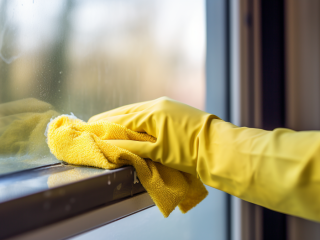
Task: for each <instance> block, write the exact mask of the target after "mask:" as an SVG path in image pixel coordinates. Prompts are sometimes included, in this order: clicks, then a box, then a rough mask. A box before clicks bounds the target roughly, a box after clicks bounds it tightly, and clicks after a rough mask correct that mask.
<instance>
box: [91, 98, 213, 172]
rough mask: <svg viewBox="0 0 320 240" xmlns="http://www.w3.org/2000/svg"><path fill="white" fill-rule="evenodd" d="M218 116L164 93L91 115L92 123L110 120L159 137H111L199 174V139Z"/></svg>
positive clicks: (119, 143) (120, 144)
mask: <svg viewBox="0 0 320 240" xmlns="http://www.w3.org/2000/svg"><path fill="white" fill-rule="evenodd" d="M214 118H217V117H216V116H214V115H211V114H209V113H206V112H203V111H200V110H198V109H196V108H193V107H190V106H188V105H186V104H183V103H180V102H177V101H174V100H172V99H170V98H167V97H162V98H159V99H156V100H154V101H149V102H142V103H137V104H132V105H128V106H124V107H120V108H117V109H114V110H111V111H108V112H105V113H102V114H99V115H96V116H94V117H92V118H90V119H89V123H90V122H93V121H98V120H109V121H111V122H115V123H118V124H120V125H123V126H125V127H127V128H129V129H131V130H133V131H137V132H145V133H148V134H149V135H152V136H154V137H155V138H157V141H156V142H155V143H151V142H140V141H132V140H108V142H110V143H112V144H114V145H116V146H118V147H121V148H124V149H127V150H129V151H130V152H132V153H135V154H137V155H138V156H140V157H142V158H149V159H151V160H153V161H155V162H160V163H162V164H163V165H165V166H168V167H171V168H174V169H177V170H180V171H183V172H187V173H191V174H193V175H195V176H196V175H197V161H198V158H199V143H200V142H201V144H204V143H203V142H202V141H203V140H204V138H205V135H206V134H207V132H206V130H207V128H208V123H210V122H211V120H212V119H214Z"/></svg>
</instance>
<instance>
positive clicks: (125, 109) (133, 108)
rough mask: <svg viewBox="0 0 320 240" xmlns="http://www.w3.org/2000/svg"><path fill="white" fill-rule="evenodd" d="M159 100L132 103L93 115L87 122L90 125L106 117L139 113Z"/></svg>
mask: <svg viewBox="0 0 320 240" xmlns="http://www.w3.org/2000/svg"><path fill="white" fill-rule="evenodd" d="M159 100H161V99H160V98H159V99H156V100H153V101H145V102H140V103H134V104H130V105H126V106H122V107H119V108H116V109H113V110H110V111H107V112H104V113H100V114H98V115H95V116H93V117H91V118H90V119H89V121H88V122H89V123H90V122H95V121H99V120H104V119H105V118H108V117H113V116H118V115H124V114H128V113H134V112H140V111H143V110H145V109H147V108H149V107H152V106H154V105H155V104H156V103H157V102H158V101H159Z"/></svg>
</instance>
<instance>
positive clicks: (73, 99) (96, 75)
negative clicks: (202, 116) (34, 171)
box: [0, 0, 205, 174]
mask: <svg viewBox="0 0 320 240" xmlns="http://www.w3.org/2000/svg"><path fill="white" fill-rule="evenodd" d="M204 30H205V24H204V2H203V1H194V0H184V1H183V0H177V1H169V0H130V1H129V0H77V1H76V0H68V1H64V0H41V1H39V0H10V1H9V0H0V109H1V110H0V124H1V125H0V174H1V173H8V172H10V171H17V170H20V169H25V168H31V167H35V166H41V165H42V164H48V163H50V162H51V161H53V162H54V161H56V160H54V159H53V158H50V157H48V156H49V154H48V149H47V147H46V145H45V138H44V136H43V131H44V128H45V127H44V126H45V125H46V123H45V122H48V121H49V119H50V118H51V117H50V115H52V116H53V115H55V114H56V112H59V113H67V114H70V112H73V113H74V114H75V115H76V116H77V117H79V118H81V119H82V120H84V121H86V120H88V119H89V118H90V117H91V116H93V115H95V114H98V113H101V112H103V111H107V110H110V109H112V108H115V107H119V106H121V105H125V104H130V103H133V102H139V101H145V100H151V99H155V98H157V97H160V96H164V95H166V96H169V97H172V98H174V99H177V100H180V101H182V102H185V103H187V104H190V105H192V106H195V107H198V108H203V105H204V50H205V49H204V46H205V42H204V41H205V40H204V39H205V33H204ZM17 101H18V102H17ZM36 102H37V104H39V106H37V104H35V103H36ZM15 104H18V105H17V106H19V108H20V110H18V111H17V112H15V107H14V105H15ZM33 104H35V105H33ZM17 108H18V107H17ZM48 111H56V112H55V113H54V112H50V113H49V112H48ZM34 114H35V115H39V116H40V115H41V117H38V120H35V121H34V122H33V125H32V126H29V125H28V127H25V124H26V123H24V121H23V120H22V119H27V118H28V117H31V116H32V115H34ZM39 118H41V120H39ZM27 122H28V121H27ZM18 124H20V126H19V127H20V128H23V131H22V130H21V131H22V132H21V131H18V130H17V131H14V130H13V129H14V128H13V126H14V125H15V126H17V125H18ZM9 126H10V127H9ZM36 126H38V127H36ZM9 130H10V131H9ZM35 135H37V137H36V139H37V140H36V141H35V140H34V139H33V138H32V137H34V136H35ZM10 139H11V140H10ZM10 141H11V142H10ZM13 142H15V143H17V144H18V145H19V149H21V150H19V151H18V150H17V149H16V148H14V146H16V145H15V144H14V143H13ZM22 142H23V144H22ZM4 143H6V145H4ZM9 145H10V146H9ZM22 145H24V147H22ZM5 146H9V147H5ZM31 150H32V151H33V153H32V154H31V155H33V156H37V157H33V158H32V159H33V160H32V163H31V161H30V156H29V155H30V153H31V152H30V151H31ZM35 152H36V153H37V154H34V153H35ZM49 158H50V160H49ZM28 161H29V164H24V163H26V162H28ZM22 165H23V166H22ZM4 166H5V167H4ZM5 169H6V170H5Z"/></svg>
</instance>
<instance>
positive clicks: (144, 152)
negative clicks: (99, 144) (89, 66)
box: [104, 140, 156, 159]
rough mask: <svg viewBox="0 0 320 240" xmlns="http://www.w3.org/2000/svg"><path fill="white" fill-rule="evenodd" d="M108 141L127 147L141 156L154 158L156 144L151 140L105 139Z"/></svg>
mask: <svg viewBox="0 0 320 240" xmlns="http://www.w3.org/2000/svg"><path fill="white" fill-rule="evenodd" d="M104 141H106V142H107V143H110V144H112V145H115V146H117V147H120V148H123V149H126V150H128V151H130V152H132V153H134V154H136V155H138V156H139V157H142V158H150V159H152V153H153V152H154V151H155V147H156V145H155V144H154V143H151V142H142V141H134V140H104Z"/></svg>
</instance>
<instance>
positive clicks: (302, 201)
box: [197, 119, 320, 221]
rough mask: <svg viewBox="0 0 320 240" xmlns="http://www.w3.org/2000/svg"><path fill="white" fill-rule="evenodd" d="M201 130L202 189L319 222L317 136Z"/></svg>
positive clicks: (218, 124) (215, 127)
mask: <svg viewBox="0 0 320 240" xmlns="http://www.w3.org/2000/svg"><path fill="white" fill-rule="evenodd" d="M206 128H207V129H203V131H202V132H203V134H201V135H200V138H199V141H200V142H199V154H198V162H197V172H198V174H199V176H200V178H201V179H202V181H203V182H204V183H205V184H207V185H209V186H212V187H214V188H217V189H220V190H222V191H225V192H228V193H230V194H232V195H234V196H237V197H239V198H241V199H244V200H246V201H249V202H253V203H255V204H258V205H261V206H264V207H267V208H270V209H273V210H276V211H280V212H284V213H288V214H293V215H297V216H300V217H304V218H308V219H312V220H316V221H320V204H319V202H320V132H316V131H314V132H311V131H310V132H294V131H292V130H288V129H276V130H274V131H265V130H260V129H253V128H240V127H236V126H234V125H232V124H230V123H226V122H224V121H222V120H217V119H215V120H211V121H210V123H208V124H207V126H206Z"/></svg>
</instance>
